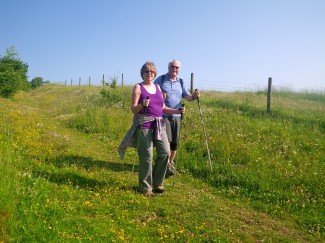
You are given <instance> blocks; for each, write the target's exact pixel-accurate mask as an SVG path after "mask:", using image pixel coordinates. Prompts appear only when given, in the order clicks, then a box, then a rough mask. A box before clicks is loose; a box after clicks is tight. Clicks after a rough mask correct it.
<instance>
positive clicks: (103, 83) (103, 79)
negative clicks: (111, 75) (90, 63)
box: [102, 74, 105, 88]
mask: <svg viewBox="0 0 325 243" xmlns="http://www.w3.org/2000/svg"><path fill="white" fill-rule="evenodd" d="M102 82H103V88H104V84H105V77H104V74H103V81H102Z"/></svg>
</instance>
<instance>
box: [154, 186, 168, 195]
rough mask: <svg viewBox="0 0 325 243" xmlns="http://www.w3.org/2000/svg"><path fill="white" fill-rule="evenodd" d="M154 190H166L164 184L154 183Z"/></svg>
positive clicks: (159, 191)
mask: <svg viewBox="0 0 325 243" xmlns="http://www.w3.org/2000/svg"><path fill="white" fill-rule="evenodd" d="M153 191H154V192H157V193H163V192H164V191H166V190H165V187H164V186H163V185H153Z"/></svg>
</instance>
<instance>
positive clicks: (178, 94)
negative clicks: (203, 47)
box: [154, 60, 200, 177]
mask: <svg viewBox="0 0 325 243" xmlns="http://www.w3.org/2000/svg"><path fill="white" fill-rule="evenodd" d="M180 68H181V63H180V61H178V60H171V61H170V62H169V63H168V73H167V74H165V75H161V76H159V77H158V78H157V79H156V80H155V82H154V83H155V84H158V85H159V86H160V88H161V91H162V93H163V94H164V99H165V105H166V106H167V107H170V108H172V109H182V98H185V99H186V100H187V101H193V100H195V99H197V97H199V95H200V94H199V92H198V91H197V90H196V91H195V92H193V94H192V95H191V94H190V93H189V92H188V90H187V88H186V86H185V84H184V82H183V80H182V79H181V78H179V77H178V73H179V71H180ZM163 118H164V122H165V125H166V132H167V136H168V140H169V143H170V156H169V161H168V166H167V171H166V177H169V176H172V175H175V174H176V168H175V163H176V162H175V161H174V160H175V157H176V153H177V146H178V144H179V133H180V126H181V115H180V114H163Z"/></svg>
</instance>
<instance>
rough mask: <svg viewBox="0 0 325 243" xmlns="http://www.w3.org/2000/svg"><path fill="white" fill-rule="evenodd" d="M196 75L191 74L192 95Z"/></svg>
mask: <svg viewBox="0 0 325 243" xmlns="http://www.w3.org/2000/svg"><path fill="white" fill-rule="evenodd" d="M193 83H194V73H191V94H192V93H193Z"/></svg>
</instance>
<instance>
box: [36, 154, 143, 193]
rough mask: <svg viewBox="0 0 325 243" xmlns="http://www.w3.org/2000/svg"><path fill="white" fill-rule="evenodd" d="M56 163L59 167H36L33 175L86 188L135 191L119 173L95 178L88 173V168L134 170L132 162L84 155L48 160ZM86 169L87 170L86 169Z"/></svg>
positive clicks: (117, 170) (53, 181) (53, 163)
mask: <svg viewBox="0 0 325 243" xmlns="http://www.w3.org/2000/svg"><path fill="white" fill-rule="evenodd" d="M47 163H49V164H52V165H54V166H55V167H56V168H58V169H59V170H57V169H54V170H52V169H47V168H44V169H43V168H40V167H39V168H37V169H36V168H35V169H34V170H33V177H38V178H44V179H46V180H48V181H49V182H52V183H56V184H61V185H68V186H73V187H78V188H84V189H92V190H96V189H100V188H115V187H118V188H119V189H121V190H128V191H133V190H135V187H134V186H132V185H130V186H127V185H125V184H122V183H121V182H120V180H118V175H117V174H114V173H112V174H111V175H110V174H107V176H105V177H104V178H98V177H97V178H95V177H92V176H88V175H87V170H92V171H94V170H97V169H98V170H101V169H104V170H108V171H115V172H121V171H130V172H131V171H132V166H133V165H132V164H124V163H118V162H107V161H100V160H93V159H92V158H90V157H82V156H60V157H57V158H53V159H50V160H48V161H47ZM85 170H86V171H85ZM136 170H137V167H135V173H134V174H135V175H137V172H136Z"/></svg>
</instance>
